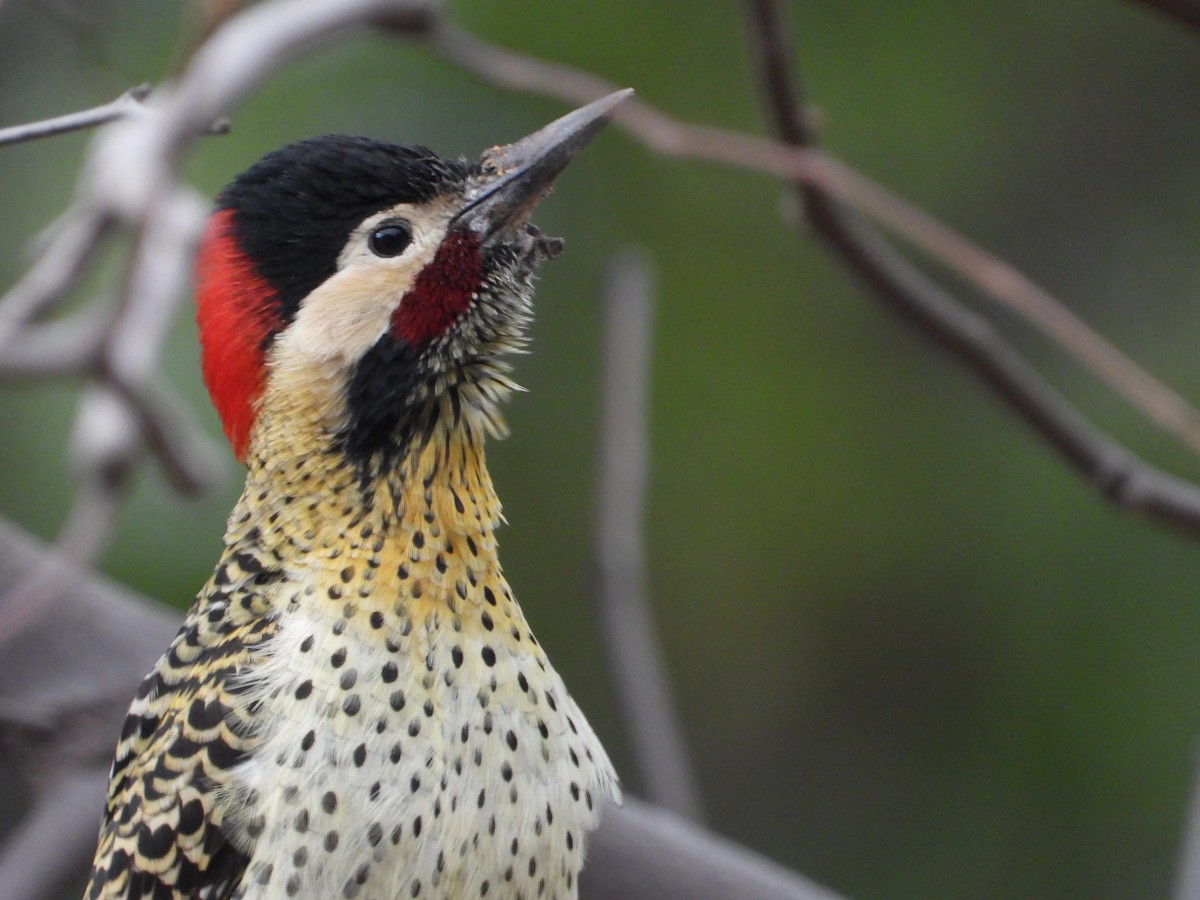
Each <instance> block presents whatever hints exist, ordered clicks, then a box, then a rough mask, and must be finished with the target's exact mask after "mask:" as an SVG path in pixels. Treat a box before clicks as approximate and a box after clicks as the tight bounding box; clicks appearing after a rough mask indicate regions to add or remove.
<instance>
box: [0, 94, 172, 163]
mask: <svg viewBox="0 0 1200 900" xmlns="http://www.w3.org/2000/svg"><path fill="white" fill-rule="evenodd" d="M149 96H150V85H149V84H139V85H138V86H137V87H132V88H130V89H129V90H127V91H126V92H125V93H123V94H122V95H121V96H120V97H117V98H116V99H115V100H110V101H109V102H108V103H102V104H101V105H100V106H94V107H92V108H91V109H85V110H81V111H80V112H73V113H67V114H66V115H65V116H57V117H55V118H53V119H42V120H41V121H39V122H29V123H26V124H25V125H12V126H10V127H8V128H0V147H3V146H5V145H6V144H19V143H21V142H22V141H34V140H38V139H40V138H47V137H53V136H55V135H59V134H66V133H68V132H71V131H82V130H83V129H85V128H95V127H96V126H97V125H104V124H105V123H107V122H112V121H114V120H115V119H120V118H122V117H124V116H129V115H135V114H137V113H141V112H145V111H146V107H145V106H144V105H143V103H142V101H143V100H145V99H146V98H147V97H149Z"/></svg>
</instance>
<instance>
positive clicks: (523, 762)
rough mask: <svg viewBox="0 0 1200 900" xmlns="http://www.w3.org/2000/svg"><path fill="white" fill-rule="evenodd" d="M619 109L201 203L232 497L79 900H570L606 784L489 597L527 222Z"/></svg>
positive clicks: (586, 737)
mask: <svg viewBox="0 0 1200 900" xmlns="http://www.w3.org/2000/svg"><path fill="white" fill-rule="evenodd" d="M629 93H630V92H628V91H623V92H620V93H617V94H613V95H611V96H609V97H606V98H604V99H602V100H598V101H596V102H595V103H593V104H591V105H589V106H585V107H583V108H582V109H579V110H577V111H575V112H573V113H571V114H569V115H567V116H565V117H563V118H562V119H559V120H558V121H556V122H554V123H551V124H550V125H548V126H546V127H545V128H543V129H542V130H541V131H538V132H536V133H534V134H532V135H530V136H529V137H527V138H525V139H523V140H521V141H518V142H517V143H515V144H511V145H508V146H506V147H498V148H493V149H491V150H489V151H487V152H485V153H484V154H483V156H482V157H481V158H480V159H479V160H477V161H474V162H467V161H464V160H445V159H441V158H439V157H437V156H435V155H434V154H433V153H432V152H430V151H429V150H426V149H424V148H421V147H407V146H398V145H394V144H389V143H385V142H382V141H376V140H371V139H367V138H361V137H349V136H345V135H329V136H325V137H319V138H314V139H312V140H307V141H301V142H299V143H295V144H291V145H289V146H287V147H284V148H283V149H281V150H278V151H276V152H274V153H271V154H268V155H267V156H266V157H264V158H263V159H262V160H261V161H259V162H258V163H256V164H255V165H254V166H252V167H251V168H250V169H249V170H247V171H246V172H244V173H243V174H242V175H240V176H238V178H236V179H235V180H234V181H233V183H232V184H230V185H229V186H228V187H227V188H226V189H225V190H224V192H223V193H222V194H221V195H220V197H219V198H218V200H217V208H216V211H215V212H214V214H213V216H212V219H211V221H210V223H209V226H208V229H207V231H206V233H205V236H204V239H203V242H202V246H201V250H200V254H199V258H198V262H197V304H198V313H197V317H198V321H199V324H200V333H201V341H202V344H203V369H204V377H205V382H206V383H207V385H208V388H209V391H210V393H211V395H212V399H213V402H214V404H215V405H216V407H217V410H218V412H219V413H220V415H221V419H222V422H223V423H224V427H225V431H226V434H227V435H228V437H229V440H230V442H231V443H232V445H233V447H234V450H235V452H236V453H237V455H238V457H239V459H242V460H244V461H245V462H246V464H247V468H248V472H247V476H246V486H245V490H244V492H243V493H242V496H241V498H240V499H239V501H238V503H237V505H236V506H235V507H234V510H233V512H232V513H231V514H230V517H229V520H228V525H227V529H226V533H225V546H224V551H223V552H222V554H221V557H220V559H219V561H218V563H217V566H216V569H215V570H214V572H213V575H212V577H211V578H210V579H209V581H208V583H207V584H206V585H205V586H204V588H203V589H202V590H201V591H200V593H199V595H198V597H197V599H196V601H195V603H194V604H193V605H192V607H191V609H190V610H189V611H188V613H187V617H186V619H185V620H184V623H183V626H182V628H181V630H180V631H179V634H178V635H177V636H176V638H175V640H174V641H173V642H172V644H171V646H170V647H169V648H168V649H167V651H166V653H165V654H164V655H163V656H162V658H161V659H160V660H159V662H158V663H157V665H156V666H155V668H154V670H153V671H152V672H151V673H150V674H149V675H148V676H147V678H146V679H145V681H144V682H143V683H142V686H141V688H140V689H139V690H138V693H137V696H136V698H135V699H134V701H133V704H132V706H131V708H130V710H129V714H128V716H127V718H126V720H125V725H124V728H123V730H122V732H121V736H120V740H119V742H118V745H117V750H116V756H115V759H114V761H113V766H112V780H111V783H110V786H109V795H108V803H107V806H106V809H105V812H104V817H103V822H102V826H101V830H100V839H99V846H98V848H97V850H96V856H95V860H94V863H93V867H92V872H91V880H90V882H89V885H88V888H87V897H90V898H143V897H144V898H155V900H158V898H172V900H182V898H224V897H236V898H244V900H250V898H274V897H281V898H282V897H303V898H328V897H347V898H353V897H361V898H364V900H365V898H399V897H423V898H465V897H493V898H495V897H502V898H517V897H527V898H531V900H532V898H535V897H542V898H570V897H575V896H576V895H577V892H578V875H579V870H580V867H581V865H582V861H583V844H584V839H585V837H586V835H587V833H588V832H589V831H591V830H592V829H593V828H594V827H595V825H596V822H597V817H598V814H599V805H600V802H601V801H602V800H604V799H606V798H613V799H617V798H618V795H619V791H618V788H617V780H616V776H615V774H614V772H613V769H612V766H611V764H610V763H609V760H608V757H607V756H606V754H605V752H604V749H603V748H602V747H601V745H600V742H599V741H598V740H597V738H596V735H595V734H594V733H593V731H592V729H591V728H590V727H589V726H588V723H587V721H586V719H585V718H584V716H583V714H582V713H581V712H580V711H579V708H578V707H577V706H576V704H575V703H574V701H573V700H572V699H571V697H570V695H569V694H568V693H567V690H566V688H565V687H564V686H563V683H562V680H561V679H560V678H559V676H558V675H557V673H556V672H555V671H554V669H553V668H552V667H551V665H550V663H549V661H548V660H547V658H546V654H545V652H544V651H543V650H542V648H541V646H540V645H539V644H538V642H537V640H536V638H534V636H533V633H532V631H531V630H530V628H529V626H528V625H527V624H526V621H525V617H524V615H523V614H522V612H521V608H520V606H518V604H517V602H516V600H515V599H513V595H512V593H511V591H510V590H509V586H508V584H507V582H506V581H505V579H504V576H503V574H502V573H501V568H500V563H499V561H498V558H497V553H496V539H495V530H496V528H497V526H498V524H499V522H500V503H499V501H498V500H497V498H496V495H495V492H494V490H493V488H492V482H491V479H490V478H489V476H488V471H487V468H486V465H485V462H484V439H485V437H486V436H487V435H488V434H496V433H499V432H501V431H502V430H503V421H502V419H501V417H500V412H499V404H500V402H501V401H502V400H503V399H504V397H505V396H506V394H507V393H508V392H509V391H510V390H512V388H513V387H514V385H513V384H512V382H511V381H510V380H509V379H508V376H507V372H508V364H507V363H506V361H505V360H504V356H505V355H506V354H507V353H508V352H510V351H512V350H514V349H516V348H519V347H520V346H522V344H523V343H524V341H525V336H524V334H525V327H526V325H527V323H528V320H529V317H530V312H531V306H530V303H531V297H532V287H533V276H534V272H535V270H536V269H537V266H538V264H539V263H540V262H541V261H542V260H544V259H546V258H547V257H550V256H553V255H555V254H557V252H558V251H559V249H561V242H560V241H558V240H556V239H554V238H549V237H546V236H545V235H543V234H542V233H541V232H539V231H538V230H537V229H536V228H535V227H534V226H532V225H531V224H530V223H529V217H530V214H531V213H532V210H533V208H534V207H535V206H536V204H537V202H538V201H539V200H540V199H541V197H542V196H544V195H545V194H546V192H547V191H548V190H549V188H550V186H551V184H552V182H553V181H554V179H555V177H556V176H557V175H558V174H559V173H560V172H561V171H562V170H563V168H565V166H566V165H567V164H568V163H569V162H570V160H571V159H572V158H573V157H574V156H575V155H576V154H577V153H578V152H579V151H580V150H581V149H582V147H583V146H584V145H585V144H586V143H587V142H588V141H589V140H590V139H591V138H592V137H593V136H594V135H595V133H596V132H597V131H598V130H599V129H600V128H601V127H602V126H603V125H604V123H605V122H606V121H607V119H608V117H609V116H610V115H611V112H612V110H613V108H614V107H615V106H616V105H617V104H618V103H620V102H621V101H622V100H623V99H625V97H626V96H627V95H628V94H629Z"/></svg>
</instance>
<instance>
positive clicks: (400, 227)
mask: <svg viewBox="0 0 1200 900" xmlns="http://www.w3.org/2000/svg"><path fill="white" fill-rule="evenodd" d="M411 243H412V228H410V227H409V224H408V223H407V222H404V221H400V220H397V219H393V220H391V221H389V222H383V223H381V224H379V225H376V226H375V228H374V229H373V230H372V231H371V236H370V237H368V238H367V246H368V247H370V248H371V252H372V253H374V254H375V255H376V256H383V257H391V256H399V255H400V254H401V253H403V252H404V251H405V250H406V249H408V245H409V244H411Z"/></svg>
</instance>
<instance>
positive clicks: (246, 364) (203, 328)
mask: <svg viewBox="0 0 1200 900" xmlns="http://www.w3.org/2000/svg"><path fill="white" fill-rule="evenodd" d="M196 322H197V323H198V324H199V326H200V346H201V350H202V364H201V367H202V369H203V372H204V383H205V384H206V385H207V386H208V393H209V395H210V396H211V397H212V401H213V405H214V406H216V408H217V412H218V413H219V414H220V416H221V422H222V424H223V425H224V427H225V436H226V437H227V438H229V443H230V444H232V445H233V451H234V453H236V454H237V458H238V459H239V460H242V461H244V460H245V458H246V449H247V444H248V443H249V441H250V429H251V427H252V426H253V425H254V415H255V404H256V403H257V402H258V398H259V397H260V396H261V394H262V391H263V386H264V384H265V380H266V373H265V369H264V359H263V357H264V354H265V352H266V344H267V340H268V338H269V337H270V336H271V335H272V334H273V333H275V332H277V331H279V330H280V329H281V328H282V327H283V321H282V317H281V315H280V312H279V306H278V302H277V298H276V294H275V291H274V290H273V289H272V288H271V286H270V285H269V284H268V283H267V282H266V281H264V280H263V279H262V278H261V277H260V276H259V275H258V273H257V272H256V271H255V269H254V264H253V263H252V262H251V260H250V258H249V257H247V256H246V254H245V253H243V252H242V251H241V248H239V247H238V243H237V238H236V237H235V236H234V231H233V210H231V209H223V210H220V211H219V212H216V213H214V214H213V216H212V217H211V218H210V219H209V222H208V227H207V228H206V229H205V232H204V237H203V238H202V240H201V243H200V252H199V254H198V256H197V258H196Z"/></svg>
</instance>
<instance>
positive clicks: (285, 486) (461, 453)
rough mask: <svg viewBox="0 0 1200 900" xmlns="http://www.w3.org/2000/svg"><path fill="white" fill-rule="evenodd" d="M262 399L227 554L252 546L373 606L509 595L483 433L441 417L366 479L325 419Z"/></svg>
mask: <svg viewBox="0 0 1200 900" xmlns="http://www.w3.org/2000/svg"><path fill="white" fill-rule="evenodd" d="M266 399H267V401H268V402H266V403H264V404H263V405H262V407H261V408H260V412H259V419H258V421H257V422H256V424H255V429H254V436H253V439H252V443H251V448H250V454H249V460H248V463H249V471H248V473H247V477H246V486H245V489H244V491H243V493H242V496H241V499H240V500H239V501H238V504H237V506H236V507H235V508H234V510H233V513H232V514H231V516H230V518H229V525H228V529H227V532H226V546H227V554H236V553H244V552H246V551H247V550H248V549H249V550H251V551H252V552H253V553H254V554H255V556H256V557H258V558H259V559H261V560H262V561H263V563H264V565H272V564H274V565H276V566H277V567H278V568H280V569H282V570H283V572H284V573H285V574H287V575H288V576H289V578H290V580H297V579H309V580H310V581H311V583H317V584H325V583H326V582H327V583H328V584H327V586H326V587H324V588H322V591H321V592H322V593H327V594H328V596H329V597H330V598H335V594H337V595H343V596H345V597H350V596H351V594H352V592H357V593H358V595H359V596H361V597H362V598H364V605H368V606H369V605H370V604H371V603H372V602H375V601H372V600H369V599H367V598H368V596H371V597H375V598H380V599H382V598H384V597H389V596H391V597H394V596H396V595H397V594H399V595H402V596H405V597H409V598H411V599H413V600H414V601H418V604H419V605H424V604H430V603H432V604H437V605H449V606H450V607H451V609H453V608H454V607H455V606H456V605H457V604H458V603H459V602H460V601H463V600H466V599H467V597H468V596H470V597H472V598H474V597H476V596H479V594H480V591H479V586H480V585H487V584H491V585H492V587H493V589H494V590H495V591H497V592H501V591H504V592H506V590H507V586H506V585H504V583H503V579H502V576H501V575H500V566H499V561H498V559H497V556H496V540H495V537H494V532H495V529H496V528H497V527H498V525H499V523H500V521H501V512H500V502H499V500H498V498H497V497H496V493H495V490H494V488H493V486H492V480H491V477H490V475H489V474H488V470H487V466H486V462H485V456H484V446H483V442H484V432H483V430H482V429H480V428H477V427H473V426H472V424H471V423H470V422H469V421H466V420H460V421H458V422H457V423H455V424H454V425H450V424H448V423H446V422H444V421H442V420H440V419H439V420H438V421H437V423H436V426H435V427H434V428H432V429H431V430H429V431H428V432H427V433H426V434H424V435H423V436H422V437H421V438H420V439H419V440H415V441H413V442H411V443H410V445H409V446H408V447H407V448H405V449H403V450H402V451H400V452H398V453H397V454H396V455H395V460H396V461H395V462H394V463H393V464H392V465H390V466H389V467H388V468H387V469H386V470H381V471H379V472H378V473H377V474H376V475H375V476H373V477H372V478H371V479H369V480H364V479H363V476H362V470H361V469H360V467H359V466H357V465H356V464H355V463H354V462H352V461H351V460H350V459H348V458H347V457H346V456H345V455H344V454H343V453H342V452H340V451H339V449H338V446H337V442H336V440H331V438H330V435H331V434H333V433H335V432H334V431H331V427H330V425H331V422H330V418H329V416H327V415H322V414H319V410H317V409H316V408H315V407H312V406H311V404H310V408H308V409H297V408H294V407H293V408H290V409H286V410H281V409H280V408H279V407H278V406H276V405H273V404H272V403H271V402H269V401H270V400H271V398H270V397H269V396H268V397H267V398H266ZM308 399H309V400H310V401H311V400H312V399H313V395H312V394H311V393H310V394H309V395H308ZM284 413H286V414H284ZM292 576H294V577H292ZM372 582H374V583H373V584H372Z"/></svg>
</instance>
